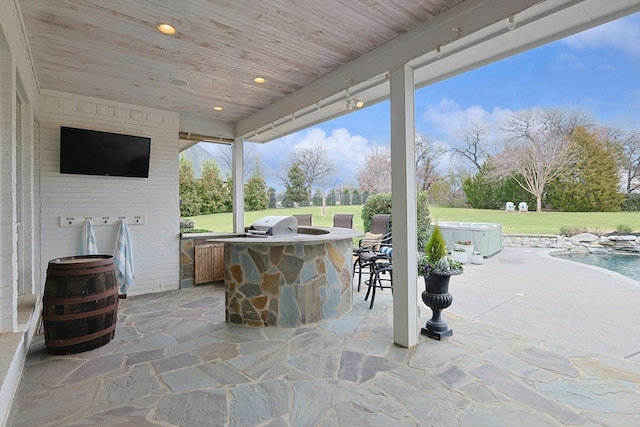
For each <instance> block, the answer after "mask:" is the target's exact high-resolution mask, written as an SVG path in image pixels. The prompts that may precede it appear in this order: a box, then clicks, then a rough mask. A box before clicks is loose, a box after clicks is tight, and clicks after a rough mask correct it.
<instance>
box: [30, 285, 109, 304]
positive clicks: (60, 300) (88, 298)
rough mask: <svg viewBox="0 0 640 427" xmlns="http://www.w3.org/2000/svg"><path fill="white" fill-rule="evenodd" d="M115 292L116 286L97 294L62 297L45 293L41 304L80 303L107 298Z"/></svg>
mask: <svg viewBox="0 0 640 427" xmlns="http://www.w3.org/2000/svg"><path fill="white" fill-rule="evenodd" d="M117 293H118V288H111V289H109V290H108V291H105V292H101V293H99V294H91V295H85V296H82V297H72V298H64V297H48V296H46V295H45V296H44V297H43V298H42V303H43V305H66V304H80V303H83V302H88V301H96V300H99V299H103V298H107V297H110V296H111V295H115V294H117Z"/></svg>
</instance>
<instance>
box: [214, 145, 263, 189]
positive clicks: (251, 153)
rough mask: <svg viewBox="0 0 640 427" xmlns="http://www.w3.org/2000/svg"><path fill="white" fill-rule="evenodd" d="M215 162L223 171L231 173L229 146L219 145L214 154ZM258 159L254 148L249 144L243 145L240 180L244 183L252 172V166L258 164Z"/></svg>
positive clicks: (231, 162) (231, 158) (231, 161)
mask: <svg viewBox="0 0 640 427" xmlns="http://www.w3.org/2000/svg"><path fill="white" fill-rule="evenodd" d="M215 157H216V160H218V163H220V164H221V165H222V166H224V170H225V171H231V170H232V169H233V155H232V150H231V145H227V144H219V147H218V148H217V150H216V153H215ZM256 162H257V163H256ZM259 162H260V157H259V155H258V153H257V151H256V148H255V147H254V146H253V145H250V144H244V147H243V150H242V178H243V180H244V181H245V182H246V181H247V180H248V179H249V177H250V176H251V175H252V174H253V172H254V170H253V169H254V166H255V165H256V164H259Z"/></svg>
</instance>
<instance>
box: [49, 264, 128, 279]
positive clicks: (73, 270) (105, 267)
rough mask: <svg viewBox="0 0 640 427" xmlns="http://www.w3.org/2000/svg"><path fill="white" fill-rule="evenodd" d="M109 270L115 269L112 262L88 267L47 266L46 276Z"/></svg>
mask: <svg viewBox="0 0 640 427" xmlns="http://www.w3.org/2000/svg"><path fill="white" fill-rule="evenodd" d="M109 270H113V271H115V269H114V267H113V263H111V264H108V265H101V266H96V267H89V266H86V265H85V266H82V268H66V269H63V268H55V269H52V268H48V269H47V276H48V277H51V278H53V277H56V276H57V277H62V276H65V277H66V276H80V277H83V276H90V275H92V274H100V273H105V272H107V271H109Z"/></svg>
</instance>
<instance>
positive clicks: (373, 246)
mask: <svg viewBox="0 0 640 427" xmlns="http://www.w3.org/2000/svg"><path fill="white" fill-rule="evenodd" d="M390 224H391V215H389V214H375V215H374V216H373V218H372V219H371V230H370V231H369V232H367V233H365V235H364V237H363V238H362V239H360V241H359V242H358V246H356V247H355V248H353V256H354V257H355V260H354V262H353V276H354V278H355V275H356V273H357V274H358V292H360V287H361V285H362V275H363V274H365V273H367V274H370V273H371V264H372V262H374V260H375V258H376V252H377V250H378V248H379V246H380V245H382V244H385V245H387V244H391V232H390V231H389V228H390Z"/></svg>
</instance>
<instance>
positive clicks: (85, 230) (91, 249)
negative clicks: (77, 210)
mask: <svg viewBox="0 0 640 427" xmlns="http://www.w3.org/2000/svg"><path fill="white" fill-rule="evenodd" d="M78 255H98V244H97V243H96V235H95V233H94V232H93V224H92V223H91V220H87V221H85V222H84V225H83V226H82V232H80V242H79V243H78Z"/></svg>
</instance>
